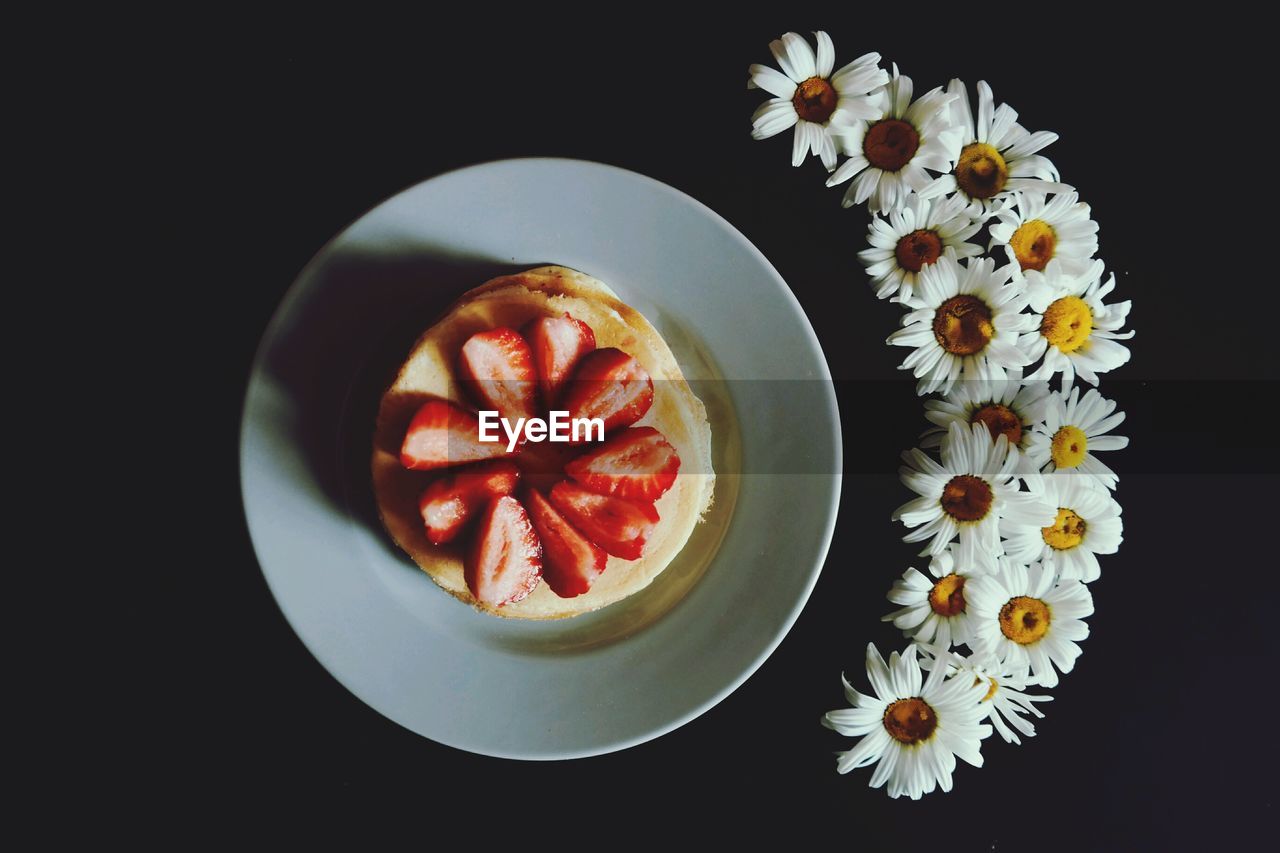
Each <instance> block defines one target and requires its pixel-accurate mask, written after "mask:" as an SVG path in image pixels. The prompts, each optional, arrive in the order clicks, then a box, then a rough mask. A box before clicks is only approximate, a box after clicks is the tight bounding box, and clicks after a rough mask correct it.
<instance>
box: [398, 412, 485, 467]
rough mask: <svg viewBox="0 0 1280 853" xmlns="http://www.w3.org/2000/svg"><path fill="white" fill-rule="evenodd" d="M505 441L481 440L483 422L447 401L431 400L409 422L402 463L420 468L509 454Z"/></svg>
mask: <svg viewBox="0 0 1280 853" xmlns="http://www.w3.org/2000/svg"><path fill="white" fill-rule="evenodd" d="M506 453H507V445H506V442H504V441H501V440H500V441H493V442H488V441H481V440H480V421H479V419H477V418H476V416H475V415H473V414H471V413H470V412H468V411H464V410H463V409H459V408H458V407H457V406H455V405H453V404H452V403H450V402H449V401H447V400H428V401H427V402H426V403H423V404H422V408H421V409H418V413H417V414H416V415H414V416H413V420H412V421H410V422H409V429H408V431H407V432H406V433H405V435H404V444H402V445H401V446H400V464H401V465H403V466H404V467H406V468H412V469H414V470H417V471H426V470H430V469H432V468H447V467H449V466H451V465H465V464H467V463H468V462H480V461H482V460H485V459H494V458H496V457H498V456H505V455H506Z"/></svg>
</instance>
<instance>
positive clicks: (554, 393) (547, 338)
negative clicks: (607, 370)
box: [520, 314, 596, 408]
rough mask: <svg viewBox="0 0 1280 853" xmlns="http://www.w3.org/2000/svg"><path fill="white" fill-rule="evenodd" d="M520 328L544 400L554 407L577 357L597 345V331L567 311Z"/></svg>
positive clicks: (576, 362) (576, 361)
mask: <svg viewBox="0 0 1280 853" xmlns="http://www.w3.org/2000/svg"><path fill="white" fill-rule="evenodd" d="M520 331H521V332H522V333H523V334H524V336H525V339H526V340H528V341H529V349H530V350H531V351H532V352H533V366H534V368H535V369H536V370H537V373H538V387H539V388H541V389H542V402H543V403H544V404H545V405H546V406H547V408H551V407H552V406H554V405H555V403H556V401H557V400H558V399H559V398H560V390H561V389H562V388H563V387H564V383H565V382H566V381H567V380H568V378H569V374H570V373H572V372H573V368H574V367H576V366H577V364H578V360H579V359H580V358H582V357H583V356H584V355H586V354H587V353H589V352H591V351H592V350H594V349H595V348H596V333H595V332H593V331H591V327H590V326H588V325H587V324H586V323H584V322H582V321H581V320H575V319H574V318H572V317H570V316H569V315H568V314H565V315H564V316H563V317H539V318H538V319H536V320H530V321H529V322H528V323H526V324H525V326H524V328H522V329H521V330H520Z"/></svg>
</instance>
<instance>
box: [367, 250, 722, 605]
mask: <svg viewBox="0 0 1280 853" xmlns="http://www.w3.org/2000/svg"><path fill="white" fill-rule="evenodd" d="M486 412H497V413H498V416H500V417H501V418H503V419H505V420H506V422H507V423H506V424H505V425H503V426H500V427H499V426H497V425H496V424H495V423H494V420H495V419H494V416H493V415H492V414H489V415H486V414H484V413H486ZM553 412H562V413H565V414H566V415H567V419H566V420H567V421H569V422H571V421H572V420H575V419H581V420H582V421H583V423H584V425H585V423H586V420H587V419H595V420H596V421H597V427H599V426H601V425H602V426H603V437H601V435H600V432H601V431H600V430H599V429H598V428H597V429H596V430H587V429H584V430H582V431H581V432H577V433H576V434H574V433H573V432H570V440H568V441H548V440H545V439H544V440H539V439H540V435H539V432H538V430H537V429H536V426H534V425H533V424H536V422H537V421H538V420H541V421H543V422H544V423H545V422H548V421H551V420H552V417H551V413H553ZM482 417H484V418H486V419H487V423H486V434H487V437H490V438H491V437H493V436H495V435H496V436H497V440H496V441H481V440H480V434H481V418H482ZM521 418H523V419H525V422H526V423H530V421H531V419H533V424H531V425H530V427H529V428H528V429H527V430H526V431H524V432H523V434H519V435H517V437H516V438H514V439H512V440H509V438H511V436H512V433H513V432H515V433H519V429H518V428H516V429H514V430H513V429H512V425H517V424H518V423H519V419H521ZM553 425H554V424H553ZM564 431H566V432H569V430H568V429H567V428H566V429H565V430H564ZM575 439H576V440H575ZM372 464H373V472H372V473H373V489H374V496H375V498H376V501H377V505H378V513H379V515H380V517H381V518H382V522H383V525H384V526H385V527H386V529H387V532H388V533H390V535H391V537H392V539H394V540H395V542H396V544H397V545H399V546H400V548H402V549H403V550H404V551H405V552H406V553H407V554H408V555H409V556H410V557H411V558H412V559H413V561H414V562H415V563H417V564H418V566H419V567H421V568H422V570H423V571H425V572H426V573H427V574H428V575H429V576H430V577H431V579H432V580H434V581H435V582H436V583H437V584H438V585H439V586H440V587H441V588H443V589H444V590H445V591H447V592H449V593H450V594H451V595H453V596H455V597H457V598H459V599H461V600H462V601H464V602H467V603H468V604H471V605H473V606H474V607H476V608H478V609H480V610H482V611H484V612H486V613H491V614H495V615H498V616H505V617H510V618H517V619H561V618H566V617H571V616H576V615H578V614H581V613H586V612H589V611H592V610H596V609H598V608H600V607H604V606H606V605H608V604H613V603H614V602H617V601H620V600H622V599H623V598H626V597H627V596H629V595H632V594H633V593H635V592H638V591H639V590H641V589H643V588H644V587H646V586H648V585H649V584H650V583H651V582H652V581H653V579H654V578H655V577H657V576H658V575H659V574H660V573H661V572H662V571H663V569H665V568H666V567H667V566H668V564H670V563H671V561H672V559H674V558H675V556H676V555H677V554H678V553H679V552H680V550H681V549H682V548H683V547H684V545H685V542H686V541H687V540H688V539H689V536H690V534H691V533H692V532H693V529H694V527H695V526H696V525H697V524H698V522H699V521H700V520H701V519H702V516H703V513H705V512H706V510H707V508H708V507H709V506H710V505H711V500H712V494H713V491H714V485H715V475H714V473H713V471H712V465H711V429H710V426H709V424H708V423H707V415H706V410H705V408H704V407H703V405H702V402H701V401H700V400H699V399H698V398H697V397H696V396H695V395H694V394H693V392H692V391H691V390H690V388H689V385H688V383H687V382H686V381H685V378H684V375H683V374H682V373H681V371H680V367H679V365H678V364H677V363H676V360H675V357H674V356H673V355H672V354H671V350H670V348H669V347H668V346H667V344H666V342H665V341H664V340H663V339H662V336H661V335H659V334H658V332H657V330H656V329H654V327H653V326H652V325H650V323H649V321H648V320H646V319H645V318H644V317H643V316H642V315H641V314H640V313H639V312H637V311H635V310H634V309H632V308H631V307H629V306H628V305H626V304H625V303H623V302H622V301H621V300H620V299H619V298H618V296H617V294H615V293H614V292H613V291H612V290H610V289H609V288H608V287H607V286H606V285H605V284H604V283H602V282H600V281H597V280H596V279H594V278H591V277H589V276H586V275H583V274H582V273H579V272H576V271H574V270H570V269H566V268H564V267H555V266H550V267H539V268H537V269H533V270H529V271H528V272H524V273H520V274H517V275H509V276H502V277H500V278H496V279H493V280H492V281H489V282H487V283H485V284H483V285H481V286H480V287H477V288H475V289H474V290H471V291H469V292H468V293H466V294H465V295H463V296H462V298H461V299H459V300H458V301H457V302H455V303H454V304H453V305H452V306H451V307H450V308H449V309H448V310H447V311H446V312H445V314H444V315H443V316H442V317H441V318H440V320H439V321H437V322H436V323H435V325H433V326H432V327H431V328H429V329H428V330H427V331H426V332H425V333H424V334H423V335H422V336H421V337H420V338H419V339H418V341H417V343H415V344H414V346H413V349H412V351H411V352H410V353H409V356H408V358H407V359H406V360H405V361H404V363H403V364H402V365H401V367H400V370H399V373H398V374H397V376H396V378H395V380H394V381H393V382H392V383H391V385H390V387H389V388H388V389H387V390H386V392H385V393H384V394H383V396H382V400H381V403H380V405H379V409H378V417H377V424H376V428H375V433H374V447H373V463H372Z"/></svg>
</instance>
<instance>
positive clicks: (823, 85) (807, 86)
mask: <svg viewBox="0 0 1280 853" xmlns="http://www.w3.org/2000/svg"><path fill="white" fill-rule="evenodd" d="M836 100H837V98H836V90H835V87H834V86H832V85H831V83H830V82H828V81H827V80H825V79H823V78H822V77H810V78H809V79H808V80H805V81H804V82H803V83H801V84H800V85H798V86H796V93H795V94H794V95H792V96H791V103H792V105H794V106H795V108H796V115H798V116H800V118H802V119H804V120H805V121H814V122H817V123H819V124H821V123H822V122H824V121H826V120H827V119H829V118H831V114H832V113H833V112H835V111H836Z"/></svg>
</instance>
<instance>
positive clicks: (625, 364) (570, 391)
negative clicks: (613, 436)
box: [563, 347, 653, 433]
mask: <svg viewBox="0 0 1280 853" xmlns="http://www.w3.org/2000/svg"><path fill="white" fill-rule="evenodd" d="M563 405H564V409H565V411H567V412H568V413H569V417H570V419H573V418H600V419H601V420H603V421H604V431H605V432H606V433H608V432H610V431H612V430H615V429H621V428H622V427H628V426H631V425H632V424H633V423H635V422H636V421H638V420H640V419H641V418H642V417H644V413H645V412H647V411H649V407H650V406H651V405H653V380H652V379H651V378H649V372H648V371H647V370H645V369H644V368H643V367H641V366H640V362H638V361H636V359H635V358H634V357H633V356H630V355H627V354H626V353H625V352H623V351H622V350H620V349H615V348H614V347H608V348H606V349H598V350H595V351H594V352H591V353H588V354H587V355H585V356H583V357H582V360H581V361H579V362H578V367H577V369H576V370H574V372H573V377H572V378H571V379H570V380H569V382H568V384H567V385H566V386H565V389H564V402H563Z"/></svg>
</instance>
